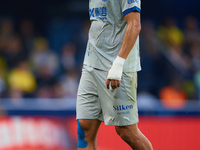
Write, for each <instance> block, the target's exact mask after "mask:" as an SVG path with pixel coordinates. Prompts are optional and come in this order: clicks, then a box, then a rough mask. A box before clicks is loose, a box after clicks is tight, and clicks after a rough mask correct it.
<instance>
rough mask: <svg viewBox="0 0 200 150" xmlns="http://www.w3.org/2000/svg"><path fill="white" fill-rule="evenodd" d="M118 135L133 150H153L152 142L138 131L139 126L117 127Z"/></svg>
mask: <svg viewBox="0 0 200 150" xmlns="http://www.w3.org/2000/svg"><path fill="white" fill-rule="evenodd" d="M115 129H116V132H117V134H118V135H119V136H120V137H121V138H122V139H123V140H124V141H125V142H126V143H127V144H128V145H129V146H130V147H131V148H132V149H133V150H153V148H152V145H151V143H150V141H149V140H148V139H147V138H146V137H145V136H144V135H143V134H142V132H141V131H140V130H139V129H138V126H137V124H133V125H128V126H115Z"/></svg>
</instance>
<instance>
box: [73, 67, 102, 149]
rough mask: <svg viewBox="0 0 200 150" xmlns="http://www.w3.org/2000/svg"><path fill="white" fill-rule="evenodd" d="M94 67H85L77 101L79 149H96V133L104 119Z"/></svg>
mask: <svg viewBox="0 0 200 150" xmlns="http://www.w3.org/2000/svg"><path fill="white" fill-rule="evenodd" d="M93 70H94V69H93V68H91V67H88V66H84V67H83V71H82V76H81V80H80V83H79V88H78V93H77V103H76V119H77V132H78V139H79V141H78V150H95V146H96V145H95V142H96V134H97V131H98V129H99V126H100V123H101V121H103V117H102V110H101V105H100V102H99V96H98V92H97V84H96V80H95V79H94V77H93V76H94V71H93Z"/></svg>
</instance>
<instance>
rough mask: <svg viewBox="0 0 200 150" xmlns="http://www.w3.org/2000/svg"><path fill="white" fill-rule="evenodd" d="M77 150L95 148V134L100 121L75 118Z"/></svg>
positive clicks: (93, 149) (92, 149) (91, 149)
mask: <svg viewBox="0 0 200 150" xmlns="http://www.w3.org/2000/svg"><path fill="white" fill-rule="evenodd" d="M77 124H78V125H77V132H78V150H96V136H97V131H98V129H99V126H100V124H101V122H100V121H99V120H88V119H80V120H77Z"/></svg>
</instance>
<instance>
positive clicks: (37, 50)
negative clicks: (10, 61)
mask: <svg viewBox="0 0 200 150" xmlns="http://www.w3.org/2000/svg"><path fill="white" fill-rule="evenodd" d="M31 63H32V65H33V69H34V71H35V73H36V74H37V73H38V72H40V71H41V69H43V68H45V69H47V70H48V71H49V74H55V73H56V71H57V70H58V69H59V61H58V57H57V55H56V54H55V53H54V52H53V51H51V50H50V49H49V45H48V41H47V40H46V39H45V38H42V37H40V38H37V39H36V40H35V43H34V50H33V53H32V54H31Z"/></svg>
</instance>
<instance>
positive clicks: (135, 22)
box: [106, 11, 141, 89]
mask: <svg viewBox="0 0 200 150" xmlns="http://www.w3.org/2000/svg"><path fill="white" fill-rule="evenodd" d="M124 17H125V20H126V22H127V28H126V31H125V34H124V39H123V42H122V46H121V49H120V51H119V53H118V56H117V58H116V59H115V61H114V62H113V65H112V67H111V69H110V70H109V72H108V75H107V80H106V86H107V88H108V89H109V85H110V84H111V87H112V89H116V88H118V87H120V80H121V76H122V70H123V64H124V61H125V60H126V58H127V57H128V55H129V53H130V51H131V50H132V48H133V46H134V44H135V42H136V40H137V38H138V35H139V33H140V30H141V23H140V13H139V12H137V11H135V12H130V13H128V14H126V15H125V16H124Z"/></svg>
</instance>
